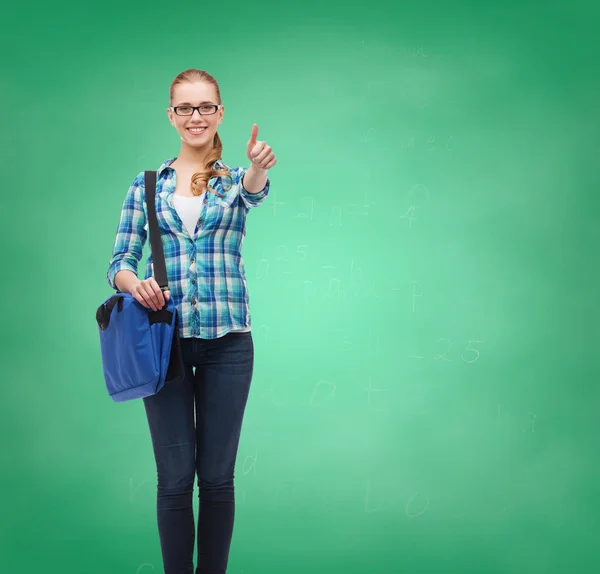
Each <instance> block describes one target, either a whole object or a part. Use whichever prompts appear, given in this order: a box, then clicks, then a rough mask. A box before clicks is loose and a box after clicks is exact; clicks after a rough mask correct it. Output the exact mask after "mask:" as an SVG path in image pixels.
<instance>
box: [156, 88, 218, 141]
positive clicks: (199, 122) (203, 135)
mask: <svg viewBox="0 0 600 574" xmlns="http://www.w3.org/2000/svg"><path fill="white" fill-rule="evenodd" d="M217 104H219V99H218V97H217V90H216V88H215V86H214V85H213V84H210V83H208V82H183V83H181V84H178V85H177V86H175V88H174V95H173V101H172V102H171V105H172V106H173V107H175V106H186V107H191V106H204V108H203V109H202V110H201V111H203V112H204V111H207V112H209V111H210V112H211V113H212V111H213V109H214V108H213V109H211V108H210V106H211V105H217ZM178 111H180V110H178ZM184 111H187V110H184ZM189 111H192V110H191V109H190V110H189ZM223 112H224V108H223V107H221V108H219V109H218V110H217V112H216V113H214V114H212V115H204V113H203V114H202V115H201V114H199V113H198V110H194V113H193V115H191V116H183V115H177V114H176V113H175V112H174V111H173V110H171V109H168V110H167V113H168V115H169V121H170V122H171V125H172V126H173V127H174V128H175V129H176V130H177V132H178V133H179V135H180V137H181V141H182V142H183V143H185V144H188V145H189V146H191V147H194V148H201V147H205V146H206V147H209V148H210V147H212V145H213V139H214V137H215V133H216V132H217V128H218V127H219V124H220V123H221V120H222V119H223ZM190 128H201V129H200V132H199V133H194V132H193V131H190ZM194 131H197V130H194Z"/></svg>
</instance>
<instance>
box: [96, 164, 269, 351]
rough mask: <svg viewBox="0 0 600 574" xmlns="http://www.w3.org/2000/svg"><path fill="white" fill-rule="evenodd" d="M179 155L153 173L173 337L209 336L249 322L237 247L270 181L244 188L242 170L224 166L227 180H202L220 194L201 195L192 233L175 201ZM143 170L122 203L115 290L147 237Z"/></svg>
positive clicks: (111, 274)
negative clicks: (253, 189)
mask: <svg viewBox="0 0 600 574" xmlns="http://www.w3.org/2000/svg"><path fill="white" fill-rule="evenodd" d="M176 159H177V158H176V157H174V158H171V159H168V160H166V161H165V162H163V163H162V165H161V166H160V168H159V169H158V171H157V174H156V216H157V220H158V226H159V228H160V232H161V238H162V243H163V250H164V252H165V264H166V267H167V278H168V281H169V289H170V291H171V297H172V298H173V301H174V303H175V304H176V306H177V312H178V313H177V314H178V321H179V335H180V336H181V337H199V338H203V339H215V338H217V337H222V336H224V335H226V334H227V333H228V332H229V331H232V330H235V329H244V328H246V327H251V317H250V308H249V296H248V288H247V284H246V275H245V269H244V261H243V259H242V253H241V252H242V244H243V242H244V237H245V235H246V215H247V213H248V211H249V210H250V208H252V207H257V206H258V205H260V204H261V203H262V202H263V201H264V200H265V198H266V197H267V195H268V193H269V186H270V180H268V179H267V183H266V185H265V187H264V188H263V189H262V190H261V191H260V192H259V193H254V194H252V193H249V192H248V191H247V190H246V189H244V187H243V185H242V178H243V176H244V174H245V173H246V171H248V169H247V168H245V167H237V168H231V167H229V166H227V165H226V164H224V163H223V162H222V161H221V160H218V161H217V162H216V165H217V166H219V167H227V168H228V169H229V172H230V173H231V180H229V178H225V179H224V181H222V180H223V178H221V177H214V178H212V179H210V180H209V182H208V185H209V186H210V187H212V188H213V189H214V190H216V191H218V192H219V193H225V196H224V197H222V198H221V197H217V196H216V195H215V194H214V193H212V192H207V193H206V194H205V198H204V201H203V204H202V211H201V212H200V217H199V220H198V223H197V225H196V231H195V234H194V236H190V234H189V232H188V230H187V228H186V226H185V225H184V224H183V222H182V221H181V218H180V217H179V215H178V213H177V211H176V210H175V207H174V206H173V192H174V191H175V177H176V174H175V170H174V169H173V168H172V167H169V166H170V165H171V164H172V163H173V162H174V161H175V160H176ZM147 220H148V212H147V206H146V192H145V189H144V172H143V171H142V172H140V173H139V174H138V175H137V176H136V178H135V179H134V180H133V183H132V184H131V186H130V187H129V191H128V192H127V195H126V196H125V200H124V201H123V207H122V211H121V217H120V221H119V225H118V228H117V235H116V239H115V244H114V248H113V253H112V257H111V259H110V262H109V267H108V272H107V275H106V276H107V280H108V283H109V285H110V286H111V287H112V288H113V289H118V287H117V286H116V284H115V275H116V274H117V272H118V271H121V270H122V269H128V270H130V271H133V273H135V274H136V275H137V269H138V262H139V261H140V260H141V258H142V248H143V246H144V244H145V241H146V237H147V236H148V223H147ZM152 276H153V267H152V255H151V254H150V255H149V256H148V258H147V260H146V274H145V277H144V278H145V279H147V278H148V277H152Z"/></svg>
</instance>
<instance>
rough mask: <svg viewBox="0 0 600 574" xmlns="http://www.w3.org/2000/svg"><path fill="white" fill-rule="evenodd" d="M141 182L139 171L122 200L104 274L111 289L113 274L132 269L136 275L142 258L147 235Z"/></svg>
mask: <svg viewBox="0 0 600 574" xmlns="http://www.w3.org/2000/svg"><path fill="white" fill-rule="evenodd" d="M143 182H144V172H141V173H139V174H138V175H137V176H136V178H135V179H134V180H133V183H132V184H131V186H130V187H129V190H128V191H127V195H126V196H125V200H124V201H123V206H122V209H121V217H120V219H119V225H118V227H117V236H116V238H115V243H114V247H113V252H112V257H111V258H110V261H109V265H108V272H107V274H106V278H107V280H108V284H109V285H110V286H111V288H113V289H118V287H117V286H116V284H115V275H116V274H117V273H118V272H119V271H122V270H123V269H127V270H129V271H133V273H135V274H136V275H137V272H138V263H139V261H140V259H141V258H142V253H143V248H144V244H145V242H146V237H147V225H146V213H145V211H144V203H145V198H144V193H143V192H144V189H143Z"/></svg>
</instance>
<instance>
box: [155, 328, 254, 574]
mask: <svg viewBox="0 0 600 574" xmlns="http://www.w3.org/2000/svg"><path fill="white" fill-rule="evenodd" d="M181 355H182V359H183V364H184V368H185V377H184V378H183V380H181V381H179V382H176V383H169V384H166V385H165V386H164V387H163V388H162V389H161V390H160V391H159V392H158V393H157V394H155V395H152V396H149V397H145V398H144V399H143V401H144V406H145V409H146V415H147V418H148V425H149V428H150V436H151V438H152V447H153V450H154V457H155V460H156V470H157V474H158V485H157V520H158V533H159V538H160V545H161V552H162V558H163V565H164V571H165V574H194V564H193V554H194V539H195V534H196V533H195V528H194V514H193V509H192V497H193V489H194V480H195V478H196V476H197V477H198V489H199V493H198V498H199V504H198V530H197V545H198V566H197V568H196V571H195V574H225V572H226V571H227V561H228V557H229V547H230V544H231V538H232V534H233V523H234V514H235V510H234V509H235V497H234V467H235V461H236V457H237V451H238V444H239V439H240V432H241V427H242V419H243V417H244V411H245V408H246V402H247V399H248V393H249V391H250V382H251V380H252V371H253V367H254V344H253V340H252V333H251V331H248V332H245V333H244V332H237V333H236V332H233V333H227V335H225V336H223V337H219V338H217V339H197V338H182V339H181ZM193 367H196V369H195V372H194V371H193ZM194 409H195V416H194Z"/></svg>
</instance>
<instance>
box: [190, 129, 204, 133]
mask: <svg viewBox="0 0 600 574" xmlns="http://www.w3.org/2000/svg"><path fill="white" fill-rule="evenodd" d="M188 129H189V131H191V132H192V133H193V134H199V133H202V132H203V131H204V130H205V129H206V128H188Z"/></svg>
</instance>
